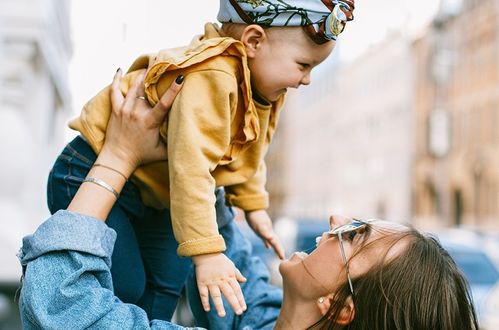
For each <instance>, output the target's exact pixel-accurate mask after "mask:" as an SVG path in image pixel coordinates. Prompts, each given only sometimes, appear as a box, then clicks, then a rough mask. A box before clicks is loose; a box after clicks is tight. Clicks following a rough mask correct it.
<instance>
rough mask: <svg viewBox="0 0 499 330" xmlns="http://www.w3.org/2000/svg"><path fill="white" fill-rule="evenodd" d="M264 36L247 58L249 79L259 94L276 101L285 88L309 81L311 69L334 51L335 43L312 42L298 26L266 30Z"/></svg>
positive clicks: (308, 82) (306, 83)
mask: <svg viewBox="0 0 499 330" xmlns="http://www.w3.org/2000/svg"><path fill="white" fill-rule="evenodd" d="M266 35H267V38H266V39H265V40H263V42H262V43H261V44H260V45H259V49H258V51H257V52H256V53H255V56H254V57H253V58H250V59H249V67H250V70H251V82H252V84H253V88H255V89H256V91H257V92H258V94H259V95H260V96H262V97H264V98H265V99H266V100H268V101H271V102H273V101H276V100H277V99H278V98H279V97H280V96H281V95H282V94H284V93H285V92H286V90H287V89H288V88H298V87H300V85H308V84H310V73H311V71H312V69H313V68H314V67H315V66H317V65H318V64H320V63H321V62H322V61H324V60H325V59H326V58H327V57H328V56H329V54H331V52H332V51H333V48H334V45H335V42H334V41H330V42H327V43H325V44H322V45H317V44H316V43H314V42H313V41H312V40H311V39H310V38H309V37H308V36H307V34H306V32H305V31H304V30H303V28H301V27H287V28H270V29H266Z"/></svg>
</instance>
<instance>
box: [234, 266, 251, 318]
mask: <svg viewBox="0 0 499 330" xmlns="http://www.w3.org/2000/svg"><path fill="white" fill-rule="evenodd" d="M238 272H239V271H238ZM244 281H246V279H244ZM230 285H231V287H232V290H234V293H235V295H236V298H237V301H238V302H239V305H240V306H241V307H242V309H243V312H244V311H245V310H246V308H247V307H246V301H245V300H244V296H243V290H241V286H240V285H239V283H238V282H237V281H235V280H232V281H230Z"/></svg>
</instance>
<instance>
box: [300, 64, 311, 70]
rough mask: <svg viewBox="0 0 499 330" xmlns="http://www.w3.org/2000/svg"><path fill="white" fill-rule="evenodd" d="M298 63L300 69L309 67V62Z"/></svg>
mask: <svg viewBox="0 0 499 330" xmlns="http://www.w3.org/2000/svg"><path fill="white" fill-rule="evenodd" d="M298 65H299V66H300V67H301V68H302V69H308V68H309V67H310V64H308V63H303V62H298Z"/></svg>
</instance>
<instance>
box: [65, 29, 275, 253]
mask: <svg viewBox="0 0 499 330" xmlns="http://www.w3.org/2000/svg"><path fill="white" fill-rule="evenodd" d="M144 68H146V69H147V73H146V77H145V91H146V96H147V99H148V101H149V103H150V104H151V105H155V104H156V103H157V102H158V101H159V99H160V98H161V95H163V93H164V92H165V91H166V90H167V89H168V87H169V86H170V84H171V83H172V81H173V80H174V79H175V78H176V77H177V76H178V75H179V74H183V75H184V76H185V81H184V86H183V87H182V90H181V92H180V93H179V95H178V96H177V98H176V99H175V102H174V103H173V106H172V108H171V109H170V111H169V113H168V116H167V120H165V122H164V124H163V125H162V126H161V128H160V134H161V137H162V138H163V139H164V141H165V142H166V144H167V149H168V160H167V161H162V162H157V163H153V164H148V165H145V166H142V167H140V168H138V169H137V170H136V171H135V173H134V174H133V176H132V181H133V182H134V183H135V184H136V185H137V186H138V187H139V189H140V191H141V197H142V200H143V202H144V203H145V204H146V205H149V206H153V207H156V208H170V212H171V216H172V224H173V229H174V233H175V238H176V239H177V241H178V242H179V247H178V250H177V252H178V254H179V255H181V256H193V255H199V254H206V253H214V252H221V251H223V250H225V243H224V240H223V238H222V236H221V235H220V234H219V233H218V229H217V223H216V214H215V195H214V192H215V188H216V187H218V186H224V187H225V190H226V197H227V202H228V203H229V204H231V205H234V206H238V207H240V208H242V209H244V210H246V211H251V210H258V209H265V208H267V207H268V194H267V192H266V190H265V180H266V173H265V172H266V170H265V163H264V161H263V158H264V156H265V153H266V152H267V149H268V145H269V143H270V140H271V138H272V135H273V133H274V129H275V127H276V123H277V119H278V110H279V109H280V107H281V105H282V102H283V98H281V99H280V100H278V101H277V102H275V103H273V104H269V105H263V104H259V103H257V102H255V100H253V98H252V92H251V83H250V71H249V69H248V63H247V57H246V53H245V49H244V46H243V45H242V43H241V42H239V41H237V40H235V39H232V38H226V37H221V36H220V34H219V33H218V28H217V26H216V25H213V24H206V26H205V34H204V36H201V37H199V38H197V39H194V40H193V41H192V42H191V44H190V45H189V46H187V47H182V48H175V49H169V50H163V51H160V52H159V53H157V54H154V55H148V56H141V57H139V58H138V59H137V60H136V61H135V62H134V63H133V64H132V66H131V68H130V69H129V71H128V73H127V75H125V77H124V78H123V80H122V84H121V90H122V92H123V93H124V94H126V92H127V91H128V89H129V87H130V86H131V82H132V81H133V78H134V77H136V76H137V75H138V71H137V70H141V69H144ZM110 112H111V102H110V98H109V86H108V87H106V88H105V89H104V90H102V91H101V92H100V93H99V94H97V95H96V96H95V97H94V98H93V99H91V100H90V101H89V102H88V103H87V104H86V105H85V106H84V108H83V110H82V112H81V115H80V116H79V117H78V118H76V119H74V120H72V121H71V122H70V123H69V126H70V127H71V128H73V129H75V130H77V131H79V132H80V133H81V134H82V135H83V136H84V137H85V138H86V140H87V141H88V142H89V144H90V145H91V146H92V148H93V150H94V151H95V152H96V153H98V152H99V151H100V150H101V148H102V145H103V143H104V139H105V132H106V127H107V122H108V120H109V116H110Z"/></svg>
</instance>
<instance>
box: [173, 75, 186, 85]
mask: <svg viewBox="0 0 499 330" xmlns="http://www.w3.org/2000/svg"><path fill="white" fill-rule="evenodd" d="M183 82H184V76H183V75H180V76H178V77H177V79H175V83H176V84H177V85H180V84H181V83H183Z"/></svg>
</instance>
